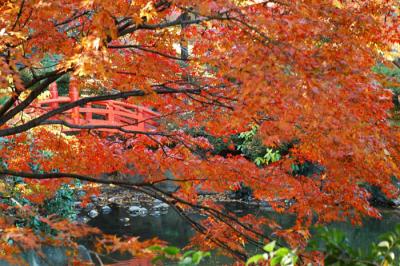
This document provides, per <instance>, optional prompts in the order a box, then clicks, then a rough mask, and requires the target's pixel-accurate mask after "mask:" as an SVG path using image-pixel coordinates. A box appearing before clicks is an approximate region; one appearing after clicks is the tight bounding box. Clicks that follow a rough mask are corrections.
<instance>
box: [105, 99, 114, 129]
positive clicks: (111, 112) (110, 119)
mask: <svg viewBox="0 0 400 266" xmlns="http://www.w3.org/2000/svg"><path fill="white" fill-rule="evenodd" d="M106 106H107V109H108V110H107V120H108V122H110V124H111V125H114V123H115V113H114V108H113V104H112V103H109V104H107V105H106Z"/></svg>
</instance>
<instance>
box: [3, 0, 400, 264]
mask: <svg viewBox="0 0 400 266" xmlns="http://www.w3.org/2000/svg"><path fill="white" fill-rule="evenodd" d="M397 8H398V3H397V2H396V1H392V0H388V1H381V0H369V1H341V0H333V1H328V0H318V1H317V0H301V1H286V0H284V1H241V0H224V1H222V0H207V1H205V0H202V1H199V0H194V1H193V0H192V1H186V0H171V1H165V0H161V1H144V0H139V1H127V0H113V1H109V0H102V1H99V0H65V1H58V0H47V1H39V0H19V1H11V0H3V1H0V89H1V93H2V96H3V97H4V99H6V100H5V101H4V103H3V105H2V106H1V108H0V125H1V128H0V137H2V138H1V149H0V154H1V169H0V173H1V174H2V175H1V178H2V180H3V181H5V180H8V181H9V180H11V179H12V177H17V176H19V177H23V178H25V179H24V181H25V183H26V189H27V191H29V192H26V193H25V195H24V196H25V197H26V198H27V199H29V200H30V201H32V202H34V203H36V204H40V203H41V202H43V201H44V200H46V199H48V198H50V197H51V196H52V195H54V193H55V192H56V191H57V189H58V188H59V187H60V186H61V184H63V183H66V182H70V180H71V178H77V179H81V180H83V181H88V182H87V183H86V184H87V189H89V190H90V189H92V190H96V189H95V188H93V187H92V186H91V184H92V183H96V182H99V183H113V184H116V185H121V186H123V187H126V188H129V189H133V190H136V191H139V192H142V193H146V194H148V195H151V196H153V197H155V198H159V199H161V200H163V201H165V202H168V203H169V204H170V205H171V206H172V208H173V209H174V210H176V211H178V212H180V213H181V214H182V215H183V216H185V211H186V210H189V209H193V210H196V211H199V212H202V213H204V214H206V215H207V216H208V219H206V220H203V221H201V222H198V221H193V220H191V218H190V217H187V216H185V217H186V219H187V220H188V222H190V223H191V224H193V226H194V227H195V228H196V230H197V231H198V233H199V234H198V236H197V237H195V238H194V239H193V243H194V244H198V245H200V248H202V249H203V248H207V249H210V248H215V247H222V248H223V249H224V250H225V251H228V252H229V253H231V254H232V255H234V256H236V258H238V259H242V260H243V259H245V258H246V254H245V250H244V248H243V244H244V243H250V244H256V245H262V243H263V242H268V241H269V239H270V238H271V237H272V236H271V235H265V234H264V231H263V229H264V228H265V227H271V228H272V229H273V230H274V231H275V233H274V237H278V236H281V237H284V238H285V239H286V240H287V242H288V243H289V244H290V245H293V246H299V247H302V246H303V245H304V243H305V240H306V239H307V238H308V236H309V233H308V228H309V226H310V225H311V224H312V223H326V222H330V221H337V220H344V219H351V221H353V222H355V223H358V222H360V221H361V220H360V218H361V217H362V216H363V215H369V216H375V217H378V216H379V212H378V211H377V210H376V209H374V208H373V207H371V206H370V204H369V202H368V197H369V194H368V192H367V191H366V190H365V189H364V188H363V187H361V186H360V184H362V183H369V184H371V185H375V186H377V187H380V188H381V189H382V190H383V191H384V192H385V193H386V194H387V195H388V196H395V195H396V193H397V190H396V188H395V186H394V185H393V184H392V177H393V176H397V177H399V176H400V169H399V161H400V141H399V140H400V132H399V129H398V127H394V126H390V123H389V119H390V113H389V110H390V109H391V108H392V93H391V92H390V91H389V90H386V89H385V88H384V87H383V86H382V85H381V83H380V80H381V78H382V77H381V76H379V75H377V74H375V73H374V72H373V71H372V67H373V66H374V65H375V64H377V63H385V64H389V62H385V61H384V58H383V56H382V55H383V53H384V52H385V51H388V50H390V49H391V46H392V45H393V44H394V43H397V42H398V41H399V36H400V35H399V32H398V31H399V24H398V18H397V16H396V14H398V10H397ZM45 57H51V58H52V57H54V58H55V59H54V60H53V62H54V64H52V65H51V66H44V64H43V59H44V58H45ZM64 76H69V77H70V78H71V86H75V87H77V88H78V89H79V90H81V91H85V90H88V89H90V90H91V92H92V95H96V94H100V93H102V95H105V97H106V98H107V97H109V98H110V99H111V98H112V97H115V96H113V95H115V94H116V93H119V94H118V95H119V96H118V98H119V99H120V100H126V101H128V102H130V103H134V104H139V105H143V106H147V107H151V108H153V109H154V110H156V111H157V112H158V113H159V114H160V118H159V121H158V123H159V126H158V127H157V128H155V129H153V130H148V131H137V132H131V133H124V132H121V133H120V135H119V138H120V139H121V140H123V141H119V142H118V143H117V142H115V143H113V138H112V137H110V136H107V134H99V133H96V130H93V129H92V130H89V128H88V129H87V130H81V131H80V133H79V134H78V135H76V136H67V135H65V134H63V133H62V130H61V126H57V124H62V119H63V113H64V112H65V111H68V110H61V109H60V110H57V109H56V110H55V111H54V112H53V114H52V115H47V114H46V113H43V112H36V113H29V114H27V112H26V110H28V109H29V108H30V107H31V106H32V105H33V104H34V103H35V102H37V101H38V98H40V97H43V95H44V93H45V92H46V91H47V89H48V86H49V85H50V84H51V83H53V82H55V81H56V80H58V79H60V78H61V77H64ZM82 97H83V96H82ZM85 97H91V96H88V95H87V96H85ZM113 99H114V98H113ZM88 101H89V102H90V101H91V100H90V99H89V100H88ZM77 106H78V104H76V105H74V104H70V106H69V107H68V108H67V109H72V108H74V107H77ZM49 124H51V125H49ZM255 124H256V125H258V126H259V130H258V133H257V134H258V137H259V138H260V139H261V140H262V143H263V144H264V145H265V146H268V147H271V148H277V147H280V146H281V145H283V144H287V143H291V146H290V149H289V150H288V152H287V153H285V154H283V155H282V158H281V159H280V160H279V161H277V162H274V163H270V164H268V165H264V166H262V167H258V166H257V165H256V164H254V163H253V162H252V161H250V160H248V159H247V158H245V157H244V156H241V155H238V153H237V152H233V150H234V148H235V147H232V145H231V147H230V148H231V149H232V154H228V155H224V156H222V155H219V154H215V153H212V152H211V151H212V149H213V147H212V145H211V144H210V143H209V142H208V140H207V139H206V138H205V137H204V136H197V135H193V134H190V132H189V131H190V129H202V130H203V131H204V132H207V134H209V135H212V136H214V137H221V138H229V137H230V136H231V135H233V134H238V133H240V132H243V131H247V130H249V129H250V128H251V126H252V125H255ZM72 127H73V126H72ZM114 139H115V138H114ZM112 143H113V145H111V144H112ZM128 143H129V144H128ZM199 150H201V152H199ZM306 161H308V162H313V163H315V164H318V165H321V166H323V169H324V171H323V173H321V174H318V175H313V176H304V175H295V174H293V173H292V166H293V165H296V164H301V163H303V162H306ZM33 166H35V167H33ZM167 171H169V172H170V173H171V174H172V175H173V177H174V178H175V179H176V183H177V184H179V186H180V189H178V190H177V191H176V192H175V193H168V192H166V191H163V190H162V189H160V188H159V187H157V186H156V185H155V184H158V183H162V182H163V181H165V180H166V176H165V173H166V172H167ZM116 172H118V173H119V174H118V178H116V177H115V178H112V177H110V176H111V175H110V176H109V177H108V178H104V174H106V173H116ZM134 174H139V175H141V176H142V177H144V178H143V180H135V179H133V178H132V176H134ZM102 177H103V178H102ZM238 181H240V182H242V183H243V184H245V185H247V186H249V187H251V188H252V189H253V191H254V195H255V197H256V199H259V200H273V199H282V200H283V199H291V200H292V202H293V204H292V205H291V206H290V207H289V208H287V206H285V205H284V204H283V201H274V202H276V203H274V204H273V207H274V208H275V209H276V210H277V211H279V212H283V211H285V212H289V213H293V214H296V217H297V220H296V224H295V226H294V227H292V228H290V229H285V230H284V229H281V228H280V227H279V225H278V224H276V223H275V222H274V221H270V220H267V219H260V218H256V217H253V216H245V217H236V216H235V215H234V214H232V213H226V212H223V211H221V210H222V207H221V206H220V205H219V204H217V203H215V202H211V201H201V202H200V201H198V196H197V189H196V188H198V187H199V186H201V188H202V189H205V190H212V191H216V192H224V191H227V190H229V189H230V188H231V187H232V184H234V183H235V182H238ZM4 195H5V194H4ZM11 209H12V210H13V211H11ZM15 209H17V210H15ZM38 211H39V210H37V209H35V207H34V206H30V207H23V206H22V207H21V208H17V207H15V206H7V205H4V204H3V205H1V212H0V213H1V214H0V225H1V227H0V230H1V235H0V245H1V246H0V256H7V255H10V254H11V252H20V251H21V250H22V249H24V248H35V247H36V245H37V244H38V243H39V242H40V241H39V240H43V241H45V240H44V238H43V236H40V237H39V236H35V237H37V241H35V243H32V242H31V241H32V238H30V239H29V240H28V238H29V237H30V236H33V235H36V234H35V232H33V231H31V230H30V229H28V228H17V227H15V224H14V223H13V220H12V219H10V217H8V216H10V215H11V214H12V213H13V215H15V213H17V215H20V216H24V215H27V214H26V213H27V212H32V213H37V212H38ZM42 215H43V216H44V217H45V214H42ZM43 219H45V222H48V223H49V224H50V225H51V226H58V228H59V229H60V232H62V234H60V236H62V237H63V239H65V240H66V241H67V240H68V241H72V242H73V241H74V239H76V238H78V237H79V236H83V234H88V233H94V232H92V231H91V229H86V230H84V231H76V229H75V228H74V227H70V225H66V224H61V221H58V220H56V221H54V220H52V219H47V218H43ZM74 226H79V225H74ZM66 228H70V229H71V232H68V230H65V229H66ZM5 232H6V233H5ZM21 232H23V233H21ZM77 232H81V235H80V234H78V233H77ZM21 234H22V235H21ZM22 236H23V237H22ZM28 236H29V237H28ZM9 239H14V241H17V242H20V245H9V241H8V240H9ZM105 239H106V240H103V242H100V243H103V244H104V243H105V242H104V241H107V239H111V238H110V237H108V238H107V237H106V238H105ZM46 241H50V239H47V240H46ZM118 241H122V240H115V241H114V242H118ZM130 241H131V242H124V243H122V242H118V243H120V246H121V247H124V248H125V249H129V248H127V244H126V243H133V242H134V244H132V247H137V249H135V250H136V251H138V250H140V249H141V248H143V247H144V246H145V245H144V244H143V245H142V244H139V242H137V241H136V240H135V241H133V240H130ZM72 242H71V243H72ZM54 244H56V243H54ZM132 247H131V248H132ZM103 248H104V247H103ZM100 249H101V248H100ZM132 249H133V248H132ZM136 251H132V252H136ZM138 252H139V251H138Z"/></svg>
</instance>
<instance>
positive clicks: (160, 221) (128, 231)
mask: <svg viewBox="0 0 400 266" xmlns="http://www.w3.org/2000/svg"><path fill="white" fill-rule="evenodd" d="M226 208H228V209H230V210H232V211H235V212H237V213H238V215H245V214H248V213H252V214H254V215H258V216H267V217H270V218H274V219H276V220H277V221H278V222H279V223H280V224H281V225H283V226H289V225H291V224H292V223H293V220H294V219H293V217H290V216H288V215H282V214H277V213H275V212H272V211H271V210H267V209H264V210H263V209H259V208H257V207H249V206H248V205H242V204H227V205H226ZM381 213H382V216H383V218H382V219H372V218H366V219H365V220H364V224H363V226H362V227H360V226H352V225H351V224H349V223H333V224H330V225H329V226H330V227H335V228H338V229H340V230H342V231H344V232H345V233H346V235H347V237H348V238H349V240H350V242H351V244H352V245H353V246H354V247H360V248H367V247H368V246H369V244H370V243H371V242H373V241H375V240H376V239H377V237H378V236H379V235H381V234H382V233H384V232H387V231H390V230H392V229H394V227H395V226H396V225H397V224H398V223H400V210H392V209H391V210H386V209H382V210H381ZM126 218H129V221H127V219H126ZM197 218H199V219H200V218H201V217H200V216H198V217H197ZM88 224H90V225H92V226H96V227H98V228H99V229H101V230H102V231H103V232H104V233H109V234H116V235H119V236H122V235H125V236H139V237H140V239H142V240H145V239H150V238H153V237H158V238H159V239H161V240H164V241H167V242H168V243H169V245H173V246H177V247H184V246H185V245H187V244H188V242H189V240H190V238H191V237H192V236H193V235H194V230H193V229H192V228H191V227H190V225H189V224H187V223H186V221H184V220H183V219H182V218H181V217H180V216H179V215H178V214H177V213H175V212H174V211H173V210H171V209H170V210H169V211H168V212H166V213H164V214H161V215H147V216H144V217H141V216H136V217H131V216H129V212H128V210H127V209H126V208H121V207H114V208H112V212H111V213H109V214H100V215H99V216H97V217H96V218H94V219H92V220H90V221H89V223H88ZM124 259H129V257H128V256H125V255H123V254H113V255H110V256H108V257H106V258H104V261H103V262H105V263H112V262H115V261H120V260H124ZM229 262H230V259H228V258H225V257H222V256H215V255H214V256H212V258H211V259H208V260H207V261H206V262H204V264H203V265H210V266H213V265H223V264H225V263H229Z"/></svg>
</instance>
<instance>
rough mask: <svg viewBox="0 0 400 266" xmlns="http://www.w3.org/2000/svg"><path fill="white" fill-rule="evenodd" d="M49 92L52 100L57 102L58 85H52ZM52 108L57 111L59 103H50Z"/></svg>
mask: <svg viewBox="0 0 400 266" xmlns="http://www.w3.org/2000/svg"><path fill="white" fill-rule="evenodd" d="M49 91H50V97H51V99H52V100H56V99H57V98H58V90H57V83H55V82H53V83H51V84H50V86H49ZM50 108H51V109H52V110H54V109H57V108H58V103H57V102H53V103H50Z"/></svg>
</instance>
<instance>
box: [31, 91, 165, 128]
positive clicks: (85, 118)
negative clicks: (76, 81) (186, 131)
mask: <svg viewBox="0 0 400 266" xmlns="http://www.w3.org/2000/svg"><path fill="white" fill-rule="evenodd" d="M50 94H51V98H50V99H47V100H43V101H39V102H37V103H36V104H35V106H34V110H35V112H47V111H50V110H54V109H56V108H58V107H59V106H61V105H62V104H65V103H70V102H74V101H76V100H78V99H79V95H78V93H77V91H76V90H72V91H70V95H69V96H61V97H60V96H58V93H57V87H55V86H54V85H53V84H52V85H51V86H50ZM157 117H159V114H158V113H156V112H154V111H152V110H150V109H149V108H146V107H142V106H138V105H133V104H130V103H126V102H122V101H115V100H106V101H96V102H91V103H87V104H85V105H84V106H77V107H74V108H72V109H70V110H68V111H65V112H63V113H62V114H59V115H56V116H55V117H53V118H52V119H57V120H64V121H65V122H68V123H70V124H74V125H79V126H80V125H88V126H98V127H101V126H116V127H122V128H123V129H125V130H132V131H146V130H150V129H154V128H155V127H156V126H157V122H156V121H155V119H156V118H157ZM76 130H79V129H76V128H75V129H74V128H70V129H68V130H65V131H76ZM97 130H99V131H108V132H117V131H118V130H117V129H110V128H98V129H97Z"/></svg>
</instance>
